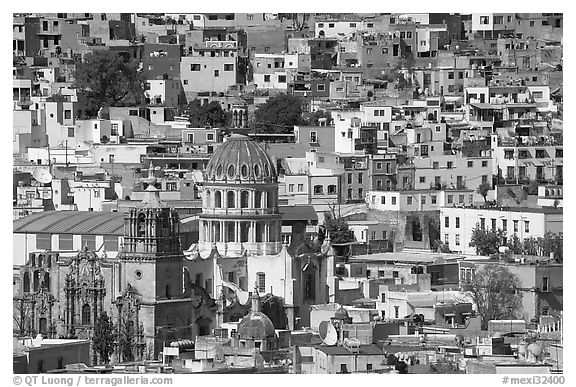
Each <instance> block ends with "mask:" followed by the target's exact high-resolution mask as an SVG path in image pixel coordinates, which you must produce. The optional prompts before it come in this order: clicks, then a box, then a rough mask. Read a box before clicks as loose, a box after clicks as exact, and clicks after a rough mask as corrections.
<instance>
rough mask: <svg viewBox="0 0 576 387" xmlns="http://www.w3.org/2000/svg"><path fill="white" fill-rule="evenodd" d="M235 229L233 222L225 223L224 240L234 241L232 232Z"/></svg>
mask: <svg viewBox="0 0 576 387" xmlns="http://www.w3.org/2000/svg"><path fill="white" fill-rule="evenodd" d="M235 231H236V228H235V225H234V223H232V222H230V223H228V224H227V225H226V242H235V239H236V238H235V236H234V233H235Z"/></svg>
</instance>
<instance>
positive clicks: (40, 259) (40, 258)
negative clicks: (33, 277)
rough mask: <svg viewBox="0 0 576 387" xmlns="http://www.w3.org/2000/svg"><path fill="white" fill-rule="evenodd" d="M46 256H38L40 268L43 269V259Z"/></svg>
mask: <svg viewBox="0 0 576 387" xmlns="http://www.w3.org/2000/svg"><path fill="white" fill-rule="evenodd" d="M43 257H44V256H43V255H42V254H38V267H42V258H43Z"/></svg>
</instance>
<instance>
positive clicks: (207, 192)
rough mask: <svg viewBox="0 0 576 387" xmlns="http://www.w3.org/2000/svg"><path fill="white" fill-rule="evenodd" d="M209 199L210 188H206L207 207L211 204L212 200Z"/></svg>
mask: <svg viewBox="0 0 576 387" xmlns="http://www.w3.org/2000/svg"><path fill="white" fill-rule="evenodd" d="M210 199H211V195H210V190H206V207H208V208H210V207H211V206H212V201H211V200H210Z"/></svg>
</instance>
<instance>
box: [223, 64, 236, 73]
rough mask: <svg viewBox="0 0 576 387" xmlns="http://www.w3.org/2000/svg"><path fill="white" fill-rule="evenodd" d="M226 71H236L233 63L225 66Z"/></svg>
mask: <svg viewBox="0 0 576 387" xmlns="http://www.w3.org/2000/svg"><path fill="white" fill-rule="evenodd" d="M224 71H234V65H233V64H231V63H225V64H224Z"/></svg>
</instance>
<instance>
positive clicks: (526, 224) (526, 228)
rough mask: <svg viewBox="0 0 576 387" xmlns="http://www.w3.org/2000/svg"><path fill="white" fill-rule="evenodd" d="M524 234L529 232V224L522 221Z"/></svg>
mask: <svg viewBox="0 0 576 387" xmlns="http://www.w3.org/2000/svg"><path fill="white" fill-rule="evenodd" d="M524 232H530V222H529V221H527V220H525V221H524Z"/></svg>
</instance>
